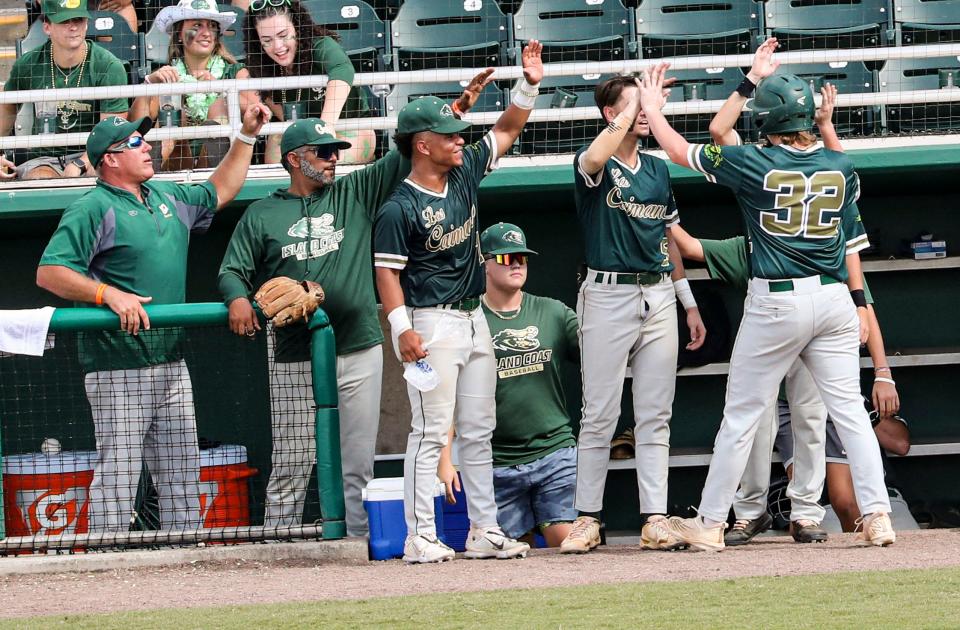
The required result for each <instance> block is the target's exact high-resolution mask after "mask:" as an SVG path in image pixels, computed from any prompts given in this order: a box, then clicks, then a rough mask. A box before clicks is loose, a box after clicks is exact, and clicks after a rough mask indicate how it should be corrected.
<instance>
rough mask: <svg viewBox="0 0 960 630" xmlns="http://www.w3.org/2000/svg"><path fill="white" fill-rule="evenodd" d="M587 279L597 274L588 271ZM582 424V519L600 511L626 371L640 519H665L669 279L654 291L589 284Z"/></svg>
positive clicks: (673, 352)
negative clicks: (630, 382) (585, 514)
mask: <svg viewBox="0 0 960 630" xmlns="http://www.w3.org/2000/svg"><path fill="white" fill-rule="evenodd" d="M588 276H589V278H591V279H592V278H594V277H595V276H596V272H595V271H593V270H590V271H589V272H588ZM577 319H578V320H579V323H580V358H581V371H582V373H583V419H582V420H581V423H580V436H579V438H578V440H577V492H576V500H575V503H574V507H576V508H577V510H580V511H581V512H598V511H600V510H601V509H602V508H603V490H604V486H605V484H606V481H607V468H608V466H609V463H610V440H611V439H613V435H614V432H615V431H616V429H617V422H618V421H619V419H620V399H621V398H622V396H623V380H624V377H625V376H626V370H627V365H628V363H629V365H630V372H631V375H632V377H633V419H634V425H635V427H634V436H635V438H636V466H637V486H638V489H639V496H640V511H641V512H642V513H659V514H665V513H666V512H667V476H668V473H669V469H670V415H671V412H672V410H673V395H674V391H675V389H676V381H677V344H678V339H677V307H676V294H675V293H674V290H673V282H671V281H670V278H669V277H668V276H665V277H664V279H663V280H662V281H661V282H659V283H657V284H653V285H646V286H643V285H632V284H620V285H618V284H612V283H598V282H593V281H591V280H587V281H586V282H584V283H583V285H581V287H580V294H579V297H578V299H577Z"/></svg>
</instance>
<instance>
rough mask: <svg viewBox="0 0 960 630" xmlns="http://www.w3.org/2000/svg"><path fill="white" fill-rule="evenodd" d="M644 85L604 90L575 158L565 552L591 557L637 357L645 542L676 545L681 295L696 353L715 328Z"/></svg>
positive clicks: (621, 82) (618, 81) (623, 83)
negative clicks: (677, 241) (577, 260)
mask: <svg viewBox="0 0 960 630" xmlns="http://www.w3.org/2000/svg"><path fill="white" fill-rule="evenodd" d="M638 86H639V82H638V81H637V79H635V78H633V77H615V78H613V79H610V80H608V81H604V82H603V83H601V84H599V85H598V86H597V88H596V90H595V92H594V95H595V100H596V103H597V107H599V108H600V111H601V113H602V114H603V117H604V120H606V121H607V122H608V123H609V125H608V126H607V128H606V129H604V130H603V131H602V132H601V133H600V135H599V136H597V138H596V139H595V140H594V141H593V142H592V143H591V144H590V146H588V147H584V148H583V149H581V150H580V151H578V152H577V154H576V156H575V157H574V169H575V175H574V179H575V180H576V202H577V214H578V215H579V217H580V222H581V224H582V227H583V232H584V239H585V241H586V259H587V272H586V278H585V279H584V282H583V284H582V285H581V287H580V295H579V299H578V300H577V318H578V319H579V323H580V351H581V364H582V372H583V420H582V423H581V428H580V437H579V441H578V444H577V491H576V505H575V506H576V508H577V510H578V512H579V516H578V517H577V520H576V522H575V523H574V526H573V528H572V529H571V531H570V533H569V534H568V535H567V537H566V539H564V541H563V543H562V544H561V546H560V549H561V551H562V552H563V553H583V552H586V551H589V550H590V549H593V548H594V547H596V546H597V545H598V544H600V510H601V508H602V506H603V489H604V484H605V482H606V476H607V466H608V463H609V459H610V439H611V438H612V437H613V434H614V432H615V431H616V428H617V421H618V420H619V418H620V398H621V393H622V391H623V379H624V376H625V374H626V369H627V365H628V363H629V365H630V367H631V372H632V375H633V413H634V422H635V429H634V435H635V436H636V465H637V485H638V487H639V491H640V512H641V520H642V521H644V525H643V531H642V534H641V544H642V546H643V547H644V548H647V549H661V548H663V549H668V548H672V547H674V546H676V541H675V540H673V539H672V538H671V537H670V535H669V533H668V531H667V529H666V516H665V515H666V511H667V474H668V471H669V455H670V414H671V410H672V407H673V395H674V390H675V385H676V376H677V343H678V340H677V309H676V300H677V299H678V298H679V299H680V301H681V303H682V304H683V306H684V308H686V310H687V325H688V326H689V327H690V338H691V339H692V341H691V343H690V344H689V345H688V347H689V348H690V349H696V348H699V347H700V346H701V345H703V340H704V335H705V333H706V330H705V329H704V327H703V322H702V321H701V320H700V312H699V311H698V310H697V304H696V302H695V301H694V299H693V293H692V292H691V291H690V287H689V284H688V282H687V280H686V278H685V277H684V272H683V263H682V262H681V259H680V256H679V253H678V252H677V250H676V247H675V246H674V245H673V244H672V241H671V237H670V231H669V229H668V228H669V226H670V225H672V224H675V223H677V222H678V221H679V218H678V214H677V206H676V203H675V202H674V199H673V191H672V190H671V188H670V176H669V174H668V172H667V165H666V164H665V163H664V162H663V161H662V160H659V159H657V158H654V157H651V156H649V155H645V154H644V153H642V152H641V151H640V150H639V147H638V141H639V139H640V138H641V137H646V136H648V135H649V134H650V128H649V126H648V125H647V120H646V117H645V115H644V111H643V109H642V108H641V106H640V98H639V89H638ZM671 279H672V280H673V281H672V282H671Z"/></svg>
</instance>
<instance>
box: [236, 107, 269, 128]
mask: <svg viewBox="0 0 960 630" xmlns="http://www.w3.org/2000/svg"><path fill="white" fill-rule="evenodd" d="M270 115H271V114H270V108H269V107H267V106H266V105H264V104H263V103H254V104H252V105H251V106H250V107H248V108H247V111H245V112H243V127H242V128H241V131H242V132H243V133H244V135H247V136H256V135H257V134H259V133H260V130H261V129H262V128H263V126H264V125H265V124H267V123H268V122H270Z"/></svg>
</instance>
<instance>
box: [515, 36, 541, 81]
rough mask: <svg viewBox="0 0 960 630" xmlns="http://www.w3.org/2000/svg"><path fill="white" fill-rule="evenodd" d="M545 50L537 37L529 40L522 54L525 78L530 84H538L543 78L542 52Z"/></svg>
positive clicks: (521, 59)
mask: <svg viewBox="0 0 960 630" xmlns="http://www.w3.org/2000/svg"><path fill="white" fill-rule="evenodd" d="M542 52H543V44H541V43H540V42H539V41H537V40H535V39H531V40H530V41H529V42H527V45H526V46H524V47H523V52H522V53H521V54H520V61H521V63H522V64H523V78H524V79H526V80H527V83H529V84H530V85H536V84H537V83H540V81H541V80H542V79H543V60H542V59H540V53H542Z"/></svg>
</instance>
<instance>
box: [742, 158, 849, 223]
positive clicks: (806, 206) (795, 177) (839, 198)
mask: <svg viewBox="0 0 960 630" xmlns="http://www.w3.org/2000/svg"><path fill="white" fill-rule="evenodd" d="M845 187H846V180H845V179H844V177H843V173H841V172H839V171H817V172H816V173H813V174H812V175H810V176H807V175H805V174H804V173H801V172H799V171H777V170H774V171H770V172H769V173H767V175H766V177H764V179H763V188H764V190H767V191H770V192H773V193H777V195H776V197H775V200H774V208H775V209H774V210H773V211H772V212H761V213H760V225H761V227H763V230H764V231H765V232H767V233H768V234H772V235H773V236H793V237H798V236H799V237H803V238H833V237H834V236H836V234H837V231H838V229H839V227H840V210H841V209H842V208H843V202H844V198H845V190H844V189H845Z"/></svg>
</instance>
